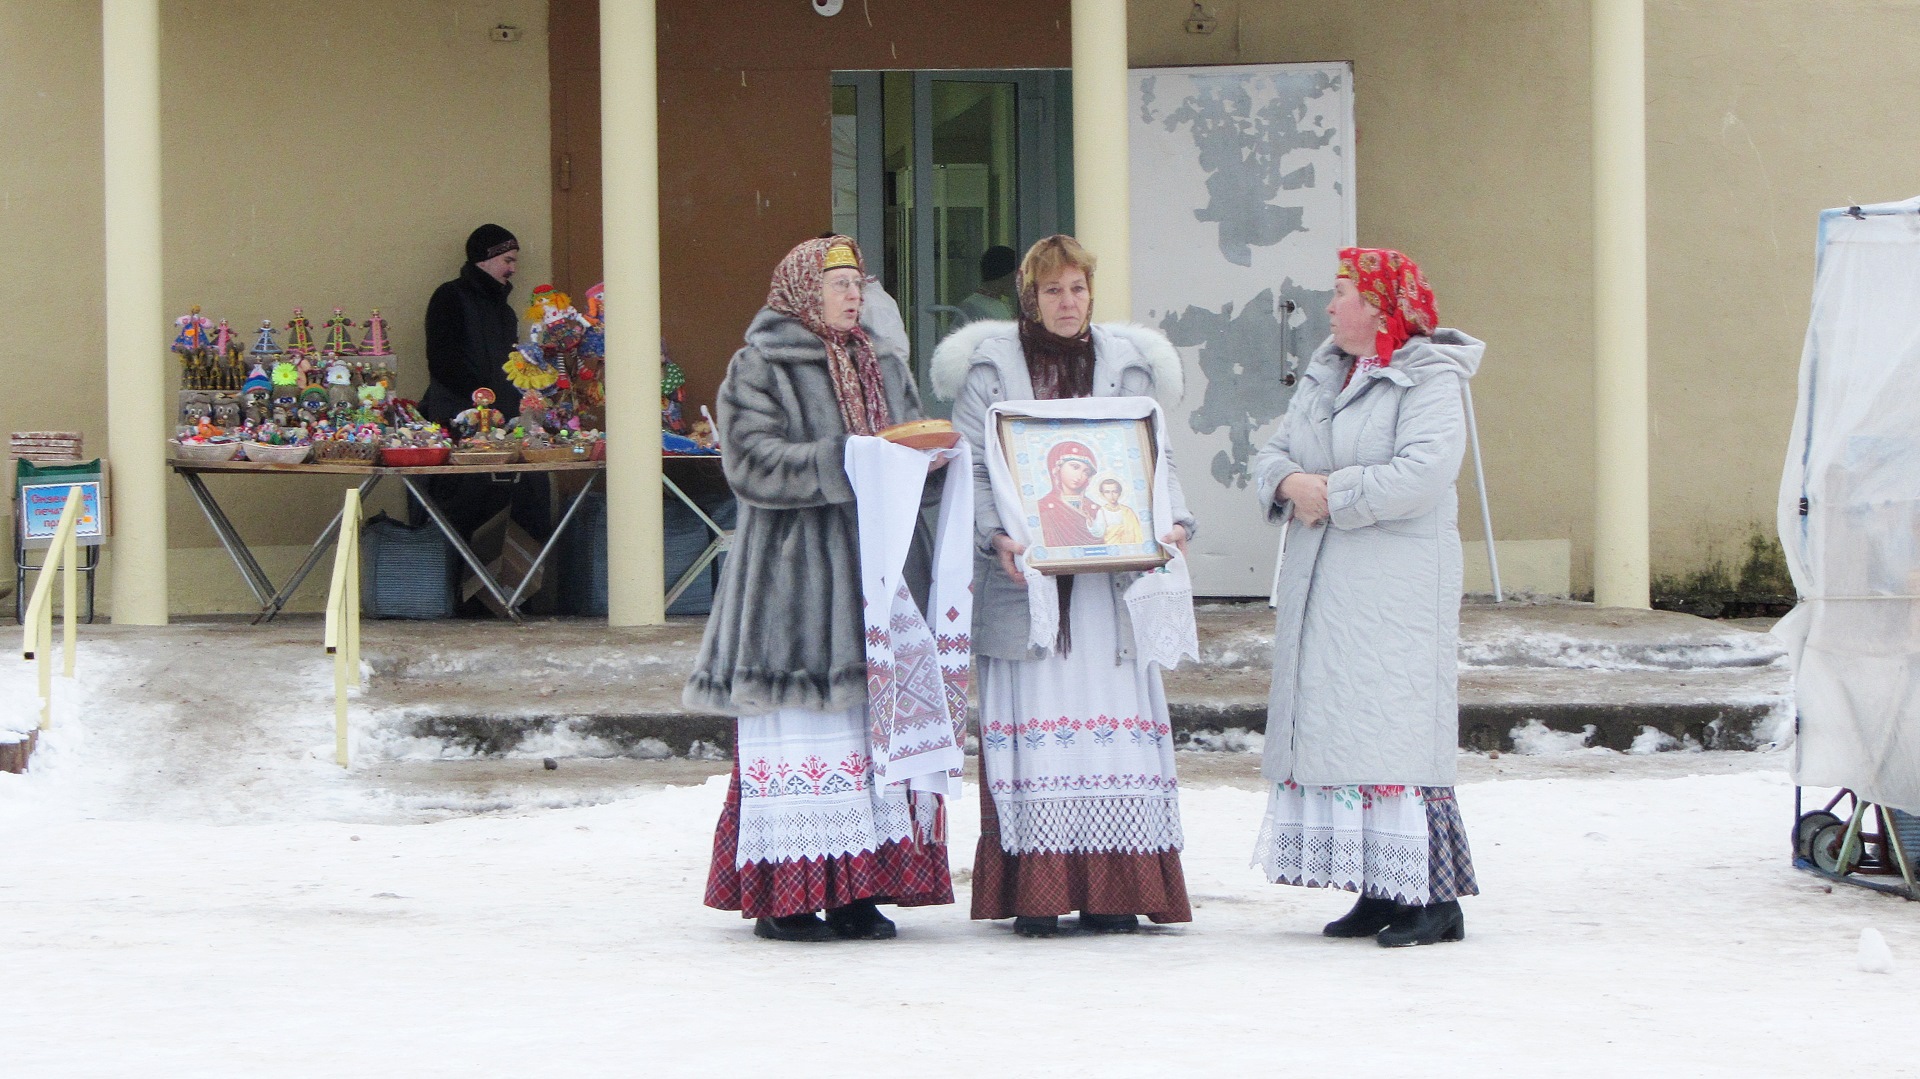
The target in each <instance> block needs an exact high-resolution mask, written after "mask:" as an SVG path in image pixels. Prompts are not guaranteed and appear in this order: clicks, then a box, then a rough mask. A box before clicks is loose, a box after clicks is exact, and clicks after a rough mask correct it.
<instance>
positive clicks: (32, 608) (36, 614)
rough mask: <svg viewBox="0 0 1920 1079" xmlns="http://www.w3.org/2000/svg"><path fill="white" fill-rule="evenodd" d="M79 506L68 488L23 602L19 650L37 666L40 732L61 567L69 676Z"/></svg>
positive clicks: (47, 704) (48, 701)
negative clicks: (55, 587) (63, 570)
mask: <svg viewBox="0 0 1920 1079" xmlns="http://www.w3.org/2000/svg"><path fill="white" fill-rule="evenodd" d="M81 504H82V499H81V496H80V488H79V487H78V486H74V487H69V488H68V489H67V501H66V504H65V505H63V506H61V507H60V523H59V524H58V525H56V526H54V530H53V542H51V543H50V544H48V545H47V556H46V559H45V560H44V561H42V562H41V563H40V576H39V577H38V578H36V579H35V580H34V582H33V597H32V598H31V599H29V600H28V601H27V610H26V618H25V619H23V623H24V624H23V625H22V626H21V627H20V636H21V642H20V650H21V652H22V653H23V654H24V655H25V656H26V658H28V659H30V660H33V661H35V663H36V665H37V666H38V667H39V675H40V729H41V730H43V731H44V730H46V729H47V728H49V727H51V726H53V657H52V656H51V655H48V654H47V649H48V648H49V647H50V646H51V645H52V644H53V577H54V576H55V575H56V574H58V573H59V572H60V570H61V568H62V566H64V567H65V568H66V571H67V576H66V580H65V582H64V583H65V587H64V588H63V589H62V590H61V591H62V594H63V597H64V599H65V601H66V610H65V611H63V612H62V617H63V619H64V622H63V625H62V628H63V631H64V633H63V636H64V638H65V640H64V644H65V646H66V647H65V652H66V655H65V656H64V657H63V664H62V666H63V669H64V670H65V671H66V675H67V677H69V678H71V677H73V650H74V622H73V611H74V597H75V591H74V572H73V564H74V562H75V561H77V557H76V555H75V552H76V551H77V550H79V541H78V540H77V539H76V538H75V535H74V532H75V530H76V529H77V528H78V527H79V523H80V510H81Z"/></svg>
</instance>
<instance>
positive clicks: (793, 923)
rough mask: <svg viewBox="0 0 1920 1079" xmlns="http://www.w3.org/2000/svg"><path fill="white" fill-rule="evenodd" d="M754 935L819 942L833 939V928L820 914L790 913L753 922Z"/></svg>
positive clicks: (769, 938)
mask: <svg viewBox="0 0 1920 1079" xmlns="http://www.w3.org/2000/svg"><path fill="white" fill-rule="evenodd" d="M753 935H754V936H756V937H765V938H766V939H767V940H799V941H807V942H809V943H817V942H819V941H823V940H832V939H833V930H831V929H829V928H827V923H825V922H823V921H821V920H820V916H819V915H818V914H815V913H813V912H812V911H808V912H807V913H805V914H788V915H783V916H781V917H779V918H760V919H757V920H755V921H754V923H753Z"/></svg>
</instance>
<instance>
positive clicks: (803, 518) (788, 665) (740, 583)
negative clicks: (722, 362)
mask: <svg viewBox="0 0 1920 1079" xmlns="http://www.w3.org/2000/svg"><path fill="white" fill-rule="evenodd" d="M873 340H874V351H875V354H876V355H877V356H878V357H879V360H880V373H881V379H882V382H883V383H884V385H885V388H886V394H887V407H888V409H889V410H890V411H891V413H892V415H893V419H894V422H896V423H904V422H905V421H907V420H911V419H919V418H920V416H921V411H920V394H919V391H918V390H917V389H916V388H915V387H914V384H913V376H912V375H911V374H909V373H908V371H907V368H906V363H905V355H904V351H903V350H902V349H901V348H900V347H899V344H898V343H897V342H895V341H894V340H893V338H892V336H891V335H888V334H885V333H880V332H876V333H874V335H873ZM717 403H718V405H719V412H720V414H719V416H718V419H719V421H720V448H721V450H722V452H723V453H724V454H725V460H724V464H723V467H724V468H725V469H726V474H727V483H728V484H729V485H730V486H731V487H732V488H733V493H734V496H735V497H736V498H738V499H739V501H740V515H739V519H738V522H737V527H736V528H735V530H734V534H733V549H732V551H731V552H730V553H729V554H728V555H727V568H726V570H725V571H724V572H722V574H721V575H720V587H719V589H718V590H716V592H715V593H714V597H713V613H712V615H710V616H709V617H708V618H707V631H706V636H705V637H704V638H703V639H702V640H701V642H700V657H699V659H698V660H697V661H696V662H695V664H694V671H693V674H692V676H691V677H689V678H688V679H687V686H686V689H685V691H684V692H683V693H682V694H681V700H682V701H683V702H685V704H686V705H687V707H689V708H694V709H699V710H703V711H709V712H718V713H722V714H725V715H733V716H752V715H762V714H765V713H767V712H772V711H775V710H777V709H781V708H807V709H812V710H814V711H824V712H837V711H841V710H843V709H847V708H851V707H853V706H855V705H858V704H864V703H865V702H866V699H867V646H866V626H865V624H864V622H863V621H862V620H861V615H860V607H861V595H860V529H859V520H858V518H857V516H856V515H855V513H854V505H853V486H852V484H851V481H849V480H848V479H847V469H846V465H845V456H846V445H847V430H846V426H845V424H844V423H842V422H841V419H840V405H839V402H838V400H837V399H836V398H835V396H834V392H833V379H832V377H831V376H830V375H829V374H828V373H827V352H826V347H825V346H824V345H822V344H821V342H820V339H819V338H818V337H815V336H814V335H813V334H812V333H809V332H808V331H807V329H806V328H805V327H804V326H802V325H800V323H799V322H797V321H795V320H794V319H791V318H788V317H786V316H785V315H780V314H776V313H774V312H773V311H771V310H768V309H765V308H762V309H761V311H760V313H759V314H758V315H756V316H754V319H753V322H752V324H751V325H749V326H748V327H747V345H746V347H745V348H743V349H741V350H740V351H738V352H736V353H734V355H733V362H732V363H730V364H729V365H728V366H727V377H726V379H725V380H724V381H722V382H721V383H720V392H719V394H718V400H717ZM928 490H929V492H930V493H931V494H932V495H937V494H938V484H937V483H929V484H928ZM929 571H930V566H929V560H928V545H927V537H926V535H925V529H924V528H922V529H921V532H920V534H919V535H917V536H916V537H915V542H914V545H913V548H912V551H911V553H910V554H909V555H908V558H907V567H906V576H907V582H908V585H909V587H911V588H912V590H913V593H914V596H915V598H917V599H920V600H921V602H923V603H924V602H925V597H926V592H927V581H928V576H929Z"/></svg>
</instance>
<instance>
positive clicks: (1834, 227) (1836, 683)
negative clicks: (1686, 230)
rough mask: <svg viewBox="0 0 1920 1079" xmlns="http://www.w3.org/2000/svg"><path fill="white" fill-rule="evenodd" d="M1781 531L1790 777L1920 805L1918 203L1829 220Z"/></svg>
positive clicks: (1823, 219)
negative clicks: (1789, 590)
mask: <svg viewBox="0 0 1920 1079" xmlns="http://www.w3.org/2000/svg"><path fill="white" fill-rule="evenodd" d="M1779 527H1780V542H1781V543H1782V544H1783V545H1784V547H1785V548H1786V555H1787V566H1788V568H1789V569H1790V570H1791V571H1792V573H1793V583H1794V587H1795V590H1796V591H1797V592H1798V593H1799V596H1800V603H1799V606H1797V607H1795V608H1794V610H1793V613H1792V614H1790V615H1788V616H1787V618H1786V619H1784V620H1782V621H1781V623H1780V625H1779V626H1778V627H1777V628H1776V629H1775V630H1774V632H1775V633H1776V634H1778V635H1779V636H1780V637H1781V638H1782V639H1784V640H1785V641H1786V643H1787V646H1788V648H1789V649H1790V652H1791V655H1792V659H1793V664H1794V694H1795V704H1796V706H1797V708H1798V711H1799V732H1798V737H1797V739H1796V742H1795V749H1794V761H1793V773H1794V780H1795V782H1797V783H1799V784H1800V785H1802V786H1810V787H1847V788H1850V789H1852V790H1853V791H1854V793H1856V794H1857V795H1859V796H1860V797H1861V798H1863V799H1865V800H1866V801H1868V802H1873V803H1877V804H1879V805H1883V806H1891V807H1894V808H1897V809H1902V810H1905V811H1907V812H1910V813H1920V198H1916V199H1912V200H1909V201H1907V202H1898V203H1883V204H1881V205H1877V206H1862V207H1851V208H1847V209H1839V210H1827V211H1825V212H1824V213H1822V214H1821V215H1820V239H1819V251H1818V262H1817V269H1816V271H1815V279H1814V292H1813V317H1812V320H1811V322H1810V324H1809V325H1808V327H1807V341H1806V349H1805V352H1804V353H1803V354H1802V357H1801V361H1800V404H1799V408H1798V409H1797V411H1796V412H1795V415H1794V421H1793V437H1792V440H1791V442H1790V443H1789V446H1788V451H1787V464H1786V471H1785V474H1784V475H1783V476H1782V477H1781V480H1780V508H1779Z"/></svg>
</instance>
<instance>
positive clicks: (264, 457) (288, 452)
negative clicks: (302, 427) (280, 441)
mask: <svg viewBox="0 0 1920 1079" xmlns="http://www.w3.org/2000/svg"><path fill="white" fill-rule="evenodd" d="M312 452H313V447H312V446H269V445H268V444H266V443H265V442H249V443H247V460H249V461H258V462H260V463H261V464H266V465H297V464H301V463H304V462H305V461H306V459H307V455H308V454H311V453H312Z"/></svg>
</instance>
